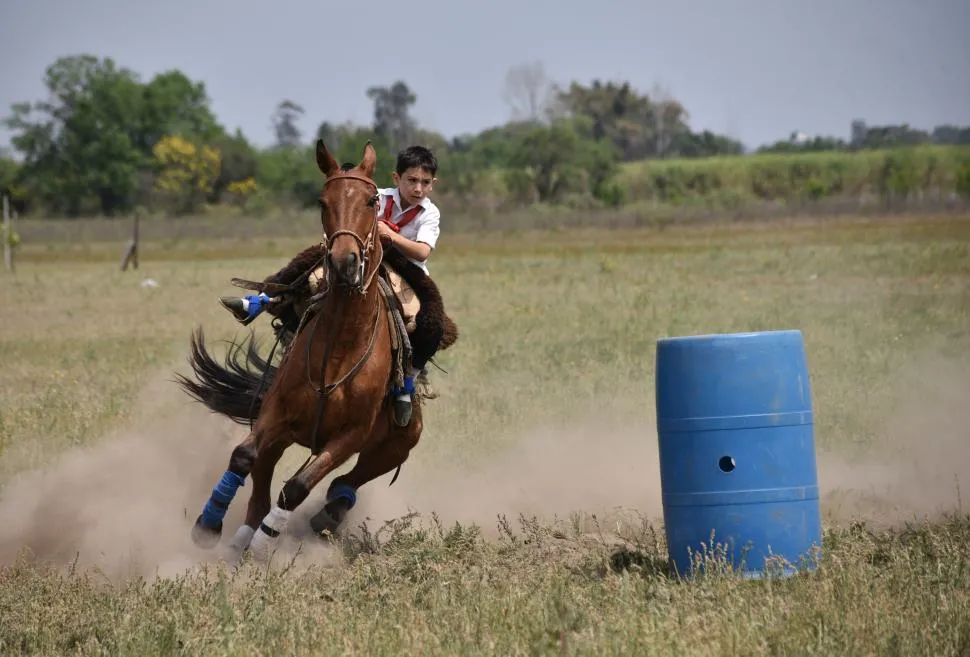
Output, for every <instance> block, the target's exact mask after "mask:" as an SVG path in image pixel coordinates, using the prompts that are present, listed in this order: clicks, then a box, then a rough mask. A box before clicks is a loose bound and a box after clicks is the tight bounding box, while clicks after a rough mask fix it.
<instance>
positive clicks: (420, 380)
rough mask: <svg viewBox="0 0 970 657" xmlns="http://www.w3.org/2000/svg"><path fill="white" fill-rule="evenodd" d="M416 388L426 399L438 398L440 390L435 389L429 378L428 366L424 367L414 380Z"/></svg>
mask: <svg viewBox="0 0 970 657" xmlns="http://www.w3.org/2000/svg"><path fill="white" fill-rule="evenodd" d="M414 384H415V385H414V389H415V390H416V391H417V394H419V395H421V396H422V397H424V398H425V399H436V398H437V397H438V391H437V390H435V389H434V386H432V385H431V381H429V380H428V368H427V367H422V368H421V371H420V372H418V376H417V378H416V379H415V380H414Z"/></svg>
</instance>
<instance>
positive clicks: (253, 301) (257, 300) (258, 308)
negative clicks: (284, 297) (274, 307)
mask: <svg viewBox="0 0 970 657" xmlns="http://www.w3.org/2000/svg"><path fill="white" fill-rule="evenodd" d="M244 298H245V299H246V300H247V301H249V306H247V310H246V312H248V313H249V319H252V318H253V317H255V316H256V315H258V314H259V313H261V312H263V311H264V310H266V304H267V303H269V296H267V294H266V293H265V292H260V293H259V294H247V295H246V296H245V297H244Z"/></svg>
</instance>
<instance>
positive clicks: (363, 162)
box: [357, 140, 377, 178]
mask: <svg viewBox="0 0 970 657" xmlns="http://www.w3.org/2000/svg"><path fill="white" fill-rule="evenodd" d="M357 166H359V167H360V169H361V171H363V172H364V175H365V176H367V177H368V178H373V177H374V170H375V169H376V168H377V151H376V150H374V145H373V144H371V143H370V140H368V141H367V143H366V144H364V155H363V157H361V159H360V164H358V165H357Z"/></svg>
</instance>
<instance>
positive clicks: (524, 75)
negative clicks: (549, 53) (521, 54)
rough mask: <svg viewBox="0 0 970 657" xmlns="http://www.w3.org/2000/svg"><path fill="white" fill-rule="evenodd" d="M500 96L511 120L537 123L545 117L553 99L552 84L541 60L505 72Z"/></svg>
mask: <svg viewBox="0 0 970 657" xmlns="http://www.w3.org/2000/svg"><path fill="white" fill-rule="evenodd" d="M502 98H503V100H505V102H506V103H507V104H508V106H509V109H510V111H511V114H512V120H513V121H525V122H528V123H539V122H540V121H541V120H542V119H543V118H546V117H547V116H548V114H549V110H550V109H551V103H552V100H553V85H552V82H551V81H550V80H549V77H548V76H547V75H546V70H545V67H544V66H543V65H542V63H541V62H532V63H531V64H520V65H518V66H513V67H512V68H510V69H509V70H508V71H507V72H506V74H505V83H504V86H503V89H502Z"/></svg>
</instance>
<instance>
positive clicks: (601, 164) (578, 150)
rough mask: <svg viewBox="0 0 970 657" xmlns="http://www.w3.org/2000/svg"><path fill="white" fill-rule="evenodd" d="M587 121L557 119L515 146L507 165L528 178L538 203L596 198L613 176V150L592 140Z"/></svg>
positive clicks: (591, 130) (590, 129)
mask: <svg viewBox="0 0 970 657" xmlns="http://www.w3.org/2000/svg"><path fill="white" fill-rule="evenodd" d="M593 133H594V129H593V126H592V125H591V122H590V121H588V120H587V121H582V120H579V121H577V120H569V119H558V120H556V121H553V122H552V123H551V124H550V125H548V126H545V125H542V126H535V127H533V128H531V129H530V130H529V131H528V132H526V133H524V134H523V135H522V136H521V137H520V138H519V139H518V140H517V142H516V144H515V147H514V149H513V151H512V156H511V162H510V164H511V165H512V166H513V167H515V168H516V169H517V170H518V171H517V173H519V174H525V175H526V176H528V179H529V180H530V182H531V184H532V186H533V188H534V189H535V192H536V194H537V196H538V199H539V200H540V201H547V202H549V201H551V202H554V201H557V200H559V199H561V198H562V197H563V196H564V195H565V194H566V193H567V192H581V193H592V194H594V195H598V194H599V193H601V192H602V191H604V189H605V183H607V182H608V181H609V179H610V178H611V177H612V175H613V174H614V173H615V172H616V163H617V158H616V150H615V148H614V147H613V146H612V144H610V143H609V141H608V140H606V139H602V138H600V139H597V138H595V137H594V134H593Z"/></svg>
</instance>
